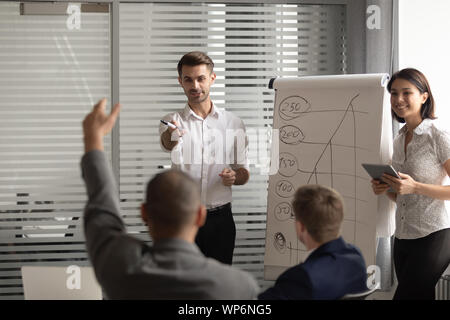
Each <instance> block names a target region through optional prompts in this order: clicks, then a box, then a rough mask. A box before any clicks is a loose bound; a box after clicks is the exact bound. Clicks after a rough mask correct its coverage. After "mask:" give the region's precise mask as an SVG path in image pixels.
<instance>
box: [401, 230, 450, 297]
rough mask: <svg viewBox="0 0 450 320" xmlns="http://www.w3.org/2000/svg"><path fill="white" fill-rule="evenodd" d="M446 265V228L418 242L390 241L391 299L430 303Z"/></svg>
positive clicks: (449, 238) (449, 242)
mask: <svg viewBox="0 0 450 320" xmlns="http://www.w3.org/2000/svg"><path fill="white" fill-rule="evenodd" d="M449 263H450V229H443V230H439V231H436V232H433V233H431V234H429V235H428V236H426V237H423V238H418V239H397V238H395V240H394V265H395V273H396V275H397V280H398V286H397V290H396V291H395V294H394V300H405V299H408V300H418V299H420V300H434V299H435V287H436V284H437V282H438V280H439V278H440V277H441V275H442V273H443V272H444V271H445V269H446V268H447V266H448V265H449Z"/></svg>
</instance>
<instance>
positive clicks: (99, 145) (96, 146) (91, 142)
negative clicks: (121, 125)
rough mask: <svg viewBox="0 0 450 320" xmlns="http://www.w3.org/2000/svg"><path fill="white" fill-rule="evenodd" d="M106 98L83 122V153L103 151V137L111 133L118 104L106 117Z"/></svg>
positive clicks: (118, 110)
mask: <svg viewBox="0 0 450 320" xmlns="http://www.w3.org/2000/svg"><path fill="white" fill-rule="evenodd" d="M105 110H106V98H103V99H102V100H100V101H99V102H97V104H96V105H95V106H94V108H93V109H92V111H91V113H89V114H88V115H87V116H86V117H85V118H84V120H83V133H84V151H85V152H89V151H91V150H101V151H103V137H104V136H105V135H107V134H108V133H109V132H111V130H112V128H113V127H114V124H115V123H116V120H117V116H118V115H119V112H120V103H117V104H116V105H115V106H114V107H113V109H112V110H111V113H110V114H109V115H107V114H106V113H105Z"/></svg>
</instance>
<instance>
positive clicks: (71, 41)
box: [0, 1, 111, 299]
mask: <svg viewBox="0 0 450 320" xmlns="http://www.w3.org/2000/svg"><path fill="white" fill-rule="evenodd" d="M80 18H81V19H80V22H81V23H80V29H72V30H70V29H68V28H67V19H68V15H31V16H28V15H20V3H18V2H3V1H2V2H0V97H1V99H0V154H1V156H0V299H22V298H23V289H22V280H21V273H20V267H22V266H26V265H62V266H68V265H71V264H76V265H79V266H82V265H88V264H89V262H88V261H87V255H86V250H85V245H84V235H83V225H82V214H83V209H84V206H85V204H86V191H85V187H84V184H83V182H82V180H81V172H80V167H79V162H80V158H81V156H82V154H83V152H84V148H83V140H82V128H81V122H82V120H83V118H84V116H85V115H86V114H87V113H88V112H89V111H90V109H91V108H92V105H93V103H94V102H96V101H97V100H98V99H100V98H102V97H110V86H111V81H110V68H111V66H110V20H109V14H108V13H106V14H105V13H81V16H80ZM109 100H110V99H109ZM105 147H106V151H107V153H108V154H110V140H109V139H106V140H105Z"/></svg>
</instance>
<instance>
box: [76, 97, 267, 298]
mask: <svg viewBox="0 0 450 320" xmlns="http://www.w3.org/2000/svg"><path fill="white" fill-rule="evenodd" d="M105 106H106V100H105V99H104V100H102V101H100V102H99V103H98V104H97V105H96V106H95V107H94V110H93V111H92V112H91V113H90V114H89V115H88V116H87V117H86V119H85V120H84V122H83V129H84V142H85V152H86V153H85V155H84V156H83V158H82V161H81V167H82V173H83V178H84V181H85V183H86V188H87V193H88V203H87V205H86V208H85V214H84V231H85V236H86V247H87V251H88V255H89V258H90V260H91V262H92V265H93V267H94V271H95V275H96V277H97V280H98V282H99V283H100V285H101V286H102V289H103V291H104V293H105V295H106V297H108V298H109V299H182V300H187V299H245V300H248V299H254V298H256V295H257V293H258V291H259V288H258V285H257V283H256V281H255V280H254V278H253V277H252V276H251V275H250V274H248V273H246V272H244V271H241V270H238V269H235V268H233V267H231V266H229V265H225V264H222V263H219V262H218V261H216V260H214V259H209V258H206V257H205V256H204V255H203V254H202V253H201V252H200V250H199V248H198V247H197V246H196V244H195V242H194V239H195V236H196V233H197V230H198V228H199V227H200V226H202V225H203V224H204V222H205V218H206V208H205V207H204V206H203V205H202V204H201V202H200V191H199V189H198V186H197V183H196V182H195V181H194V180H193V179H192V178H191V177H190V176H188V175H187V174H186V173H183V172H181V171H174V170H170V171H166V172H163V173H160V174H157V175H156V176H155V177H154V178H153V179H151V181H150V182H149V183H148V185H147V193H146V202H145V203H143V204H142V206H141V215H142V219H143V221H144V222H145V223H146V225H147V226H148V228H149V232H150V235H151V237H152V239H153V245H152V246H150V245H148V244H147V243H145V242H144V241H142V240H139V239H137V238H135V237H132V236H130V235H128V234H127V232H126V229H125V225H124V222H123V220H122V218H121V217H120V214H119V198H118V192H117V188H116V184H115V181H114V178H113V174H112V170H111V167H110V165H109V163H108V160H107V157H106V155H105V154H104V152H103V136H104V135H105V134H107V133H108V132H110V130H111V129H112V127H113V126H114V123H115V120H116V118H117V115H118V113H119V108H120V105H116V106H115V107H114V108H113V111H112V112H111V114H110V115H109V116H107V115H106V114H105V112H104V110H105Z"/></svg>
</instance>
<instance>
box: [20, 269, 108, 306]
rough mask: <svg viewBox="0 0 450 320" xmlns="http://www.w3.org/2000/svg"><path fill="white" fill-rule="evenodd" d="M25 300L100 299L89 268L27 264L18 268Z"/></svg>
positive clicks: (100, 290)
mask: <svg viewBox="0 0 450 320" xmlns="http://www.w3.org/2000/svg"><path fill="white" fill-rule="evenodd" d="M21 271H22V282H23V291H24V295H25V300H101V299H102V289H101V287H100V285H99V284H98V282H97V279H96V278H95V274H94V270H93V269H92V267H78V266H70V267H49V266H26V267H22V268H21Z"/></svg>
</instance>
